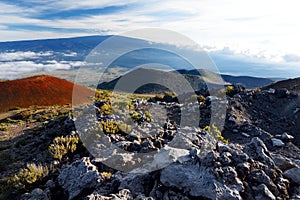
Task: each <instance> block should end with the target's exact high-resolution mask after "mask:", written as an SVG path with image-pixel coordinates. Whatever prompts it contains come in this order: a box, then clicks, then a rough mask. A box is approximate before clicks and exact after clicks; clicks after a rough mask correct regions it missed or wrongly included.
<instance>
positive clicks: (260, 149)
mask: <svg viewBox="0 0 300 200" xmlns="http://www.w3.org/2000/svg"><path fill="white" fill-rule="evenodd" d="M243 151H244V152H245V153H246V154H248V155H249V156H250V158H252V159H254V160H257V161H260V162H264V163H265V164H267V165H268V166H274V162H273V160H272V158H271V155H270V153H269V151H268V149H267V147H266V145H265V144H264V142H263V141H262V140H261V139H259V138H258V137H254V138H252V139H251V142H250V143H249V144H247V145H246V146H245V147H244V149H243Z"/></svg>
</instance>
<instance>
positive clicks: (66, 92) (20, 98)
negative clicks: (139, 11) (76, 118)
mask: <svg viewBox="0 0 300 200" xmlns="http://www.w3.org/2000/svg"><path fill="white" fill-rule="evenodd" d="M73 87H76V89H78V91H80V96H76V102H75V104H81V103H85V102H88V100H89V99H88V97H89V96H92V94H93V93H92V91H91V90H89V89H88V88H86V87H83V86H79V85H75V84H73V83H71V82H69V81H66V80H63V79H59V78H56V77H53V76H35V77H30V78H25V79H19V80H12V81H5V82H0V112H5V111H7V110H9V109H11V108H15V107H22V108H24V107H29V106H32V105H39V106H52V105H65V104H70V103H72V93H73Z"/></svg>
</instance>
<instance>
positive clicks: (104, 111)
mask: <svg viewBox="0 0 300 200" xmlns="http://www.w3.org/2000/svg"><path fill="white" fill-rule="evenodd" d="M111 112H112V109H111V106H110V105H109V104H107V103H105V104H103V105H102V106H101V108H100V113H101V114H103V115H110V114H111Z"/></svg>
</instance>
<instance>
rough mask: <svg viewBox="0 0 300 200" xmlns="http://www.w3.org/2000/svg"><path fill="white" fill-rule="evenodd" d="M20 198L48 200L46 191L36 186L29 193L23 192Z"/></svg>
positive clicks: (24, 199)
mask: <svg viewBox="0 0 300 200" xmlns="http://www.w3.org/2000/svg"><path fill="white" fill-rule="evenodd" d="M21 200H50V197H49V195H48V193H47V192H45V191H43V190H42V189H40V188H36V189H34V190H32V192H31V193H26V194H23V195H22V197H21Z"/></svg>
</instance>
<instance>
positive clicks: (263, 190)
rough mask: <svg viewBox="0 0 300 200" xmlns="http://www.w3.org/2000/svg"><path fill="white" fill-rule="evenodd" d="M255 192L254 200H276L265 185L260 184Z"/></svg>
mask: <svg viewBox="0 0 300 200" xmlns="http://www.w3.org/2000/svg"><path fill="white" fill-rule="evenodd" d="M255 191H256V192H257V195H256V196H255V199H257V200H259V199H261V200H263V199H268V200H276V197H275V196H274V194H272V192H271V191H270V190H269V189H268V187H267V186H266V185H265V184H260V185H259V186H258V187H257V188H255Z"/></svg>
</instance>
